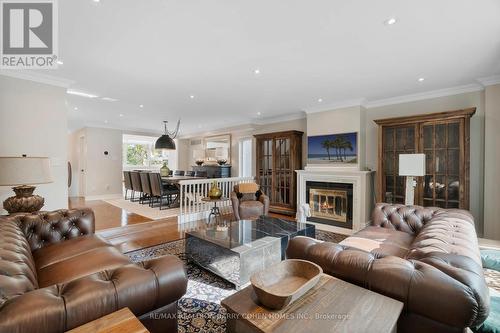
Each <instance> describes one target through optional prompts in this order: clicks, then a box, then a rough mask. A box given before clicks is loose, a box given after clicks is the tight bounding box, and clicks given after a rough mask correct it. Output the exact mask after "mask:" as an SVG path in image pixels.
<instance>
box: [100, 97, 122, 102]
mask: <svg viewBox="0 0 500 333" xmlns="http://www.w3.org/2000/svg"><path fill="white" fill-rule="evenodd" d="M101 99H102V100H103V101H107V102H118V100H117V99H116V98H111V97H103V98H101Z"/></svg>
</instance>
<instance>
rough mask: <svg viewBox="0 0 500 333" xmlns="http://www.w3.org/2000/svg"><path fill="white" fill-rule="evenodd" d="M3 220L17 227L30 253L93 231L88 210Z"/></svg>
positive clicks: (46, 213)
mask: <svg viewBox="0 0 500 333" xmlns="http://www.w3.org/2000/svg"><path fill="white" fill-rule="evenodd" d="M5 219H6V220H9V221H14V222H15V223H16V224H17V225H18V226H19V228H20V230H21V231H22V232H23V234H24V237H25V238H26V239H27V241H28V244H29V245H30V247H31V251H32V252H33V251H35V250H38V249H39V248H42V247H44V246H46V245H49V244H51V243H57V242H60V241H64V240H67V239H71V238H75V237H79V236H84V235H90V234H93V233H94V231H95V226H94V212H93V211H92V210H91V209H89V208H80V209H72V210H67V209H61V210H56V211H53V212H40V213H35V214H26V215H15V216H11V217H8V218H5ZM0 223H3V221H0Z"/></svg>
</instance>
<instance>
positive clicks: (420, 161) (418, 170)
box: [399, 154, 425, 205]
mask: <svg viewBox="0 0 500 333" xmlns="http://www.w3.org/2000/svg"><path fill="white" fill-rule="evenodd" d="M399 175H400V176H405V177H406V187H405V190H406V193H405V194H406V195H405V205H414V204H415V186H416V185H417V183H416V181H415V179H414V177H421V176H425V154H400V155H399Z"/></svg>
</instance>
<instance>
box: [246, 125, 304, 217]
mask: <svg viewBox="0 0 500 333" xmlns="http://www.w3.org/2000/svg"><path fill="white" fill-rule="evenodd" d="M303 134H304V133H303V132H299V131H286V132H276V133H268V134H260V135H255V138H256V140H257V145H256V149H257V158H256V171H257V183H258V184H259V185H260V187H261V190H262V192H264V193H265V194H266V195H267V196H268V197H269V200H270V211H271V212H275V213H280V214H287V215H293V214H295V211H296V206H297V181H296V177H295V170H299V169H302V135H303Z"/></svg>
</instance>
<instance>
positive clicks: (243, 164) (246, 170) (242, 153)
mask: <svg viewBox="0 0 500 333" xmlns="http://www.w3.org/2000/svg"><path fill="white" fill-rule="evenodd" d="M252 156H253V152H252V139H251V138H246V139H241V140H240V143H239V170H238V171H239V172H238V175H239V176H240V177H251V176H252V165H253V159H252Z"/></svg>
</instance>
